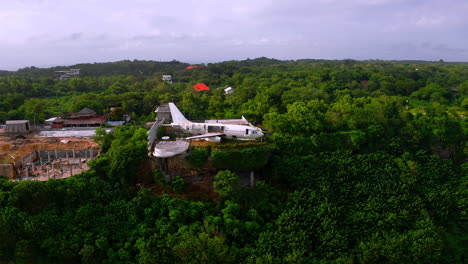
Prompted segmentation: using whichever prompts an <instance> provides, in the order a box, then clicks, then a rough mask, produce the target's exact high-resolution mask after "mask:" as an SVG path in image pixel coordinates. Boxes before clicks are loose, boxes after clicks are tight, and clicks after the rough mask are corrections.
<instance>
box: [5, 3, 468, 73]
mask: <svg viewBox="0 0 468 264" xmlns="http://www.w3.org/2000/svg"><path fill="white" fill-rule="evenodd" d="M467 13H468V4H467V3H466V2H465V1H463V0H446V1H438V0H424V1H423V0H349V1H342V0H288V1H287V0H237V1H216V0H173V1H162V0H134V1H126V0H81V1H61V0H17V1H2V3H0V20H1V21H2V27H0V52H1V54H0V55H2V65H0V66H1V67H3V68H7V69H14V68H17V67H24V66H30V65H36V66H40V65H54V64H73V63H76V62H87V61H110V60H119V59H128V58H129V59H134V58H136V59H162V60H172V59H179V60H187V61H189V62H211V61H216V60H223V59H243V58H246V57H251V58H252V57H259V56H269V57H275V58H283V59H294V58H310V57H316V58H329V59H339V58H355V59H367V58H381V59H398V58H409V57H411V56H417V57H418V58H419V59H425V58H426V59H429V60H431V59H433V58H434V57H444V59H445V60H457V61H460V60H465V61H468V54H467V53H466V51H465V50H464V46H466V43H468V35H467V34H466V29H467V28H468V18H467V17H466V14H467ZM421 43H428V44H427V45H426V46H425V47H423V45H421ZM70 50H72V51H73V52H71V51H70Z"/></svg>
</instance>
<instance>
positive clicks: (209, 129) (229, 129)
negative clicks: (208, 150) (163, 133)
mask: <svg viewBox="0 0 468 264" xmlns="http://www.w3.org/2000/svg"><path fill="white" fill-rule="evenodd" d="M169 109H170V111H171V115H172V123H171V126H172V127H174V128H177V129H181V130H183V131H184V132H187V133H190V134H192V135H194V136H193V137H188V138H186V139H202V138H204V139H206V140H207V141H212V142H219V141H220V140H221V138H222V137H224V138H232V139H241V140H254V139H256V138H259V137H262V136H263V133H262V130H261V129H260V128H258V127H254V126H253V125H250V126H247V125H233V124H227V123H223V120H217V121H216V123H214V122H205V123H195V122H191V121H189V120H187V119H186V118H185V117H184V115H183V114H182V113H181V112H180V111H179V109H178V108H177V106H176V105H175V104H174V103H169ZM225 121H227V120H225ZM243 121H245V122H247V123H248V121H247V120H245V118H243ZM249 124H250V123H249Z"/></svg>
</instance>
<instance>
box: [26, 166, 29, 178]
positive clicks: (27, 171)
mask: <svg viewBox="0 0 468 264" xmlns="http://www.w3.org/2000/svg"><path fill="white" fill-rule="evenodd" d="M27 178H29V166H26V179H27Z"/></svg>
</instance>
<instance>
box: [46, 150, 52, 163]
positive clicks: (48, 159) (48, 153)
mask: <svg viewBox="0 0 468 264" xmlns="http://www.w3.org/2000/svg"><path fill="white" fill-rule="evenodd" d="M47 161H48V162H49V163H50V164H52V162H51V161H50V151H47Z"/></svg>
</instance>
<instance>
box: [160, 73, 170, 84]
mask: <svg viewBox="0 0 468 264" xmlns="http://www.w3.org/2000/svg"><path fill="white" fill-rule="evenodd" d="M161 77H162V78H161V79H162V80H163V81H165V82H168V83H172V75H163V76H161Z"/></svg>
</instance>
